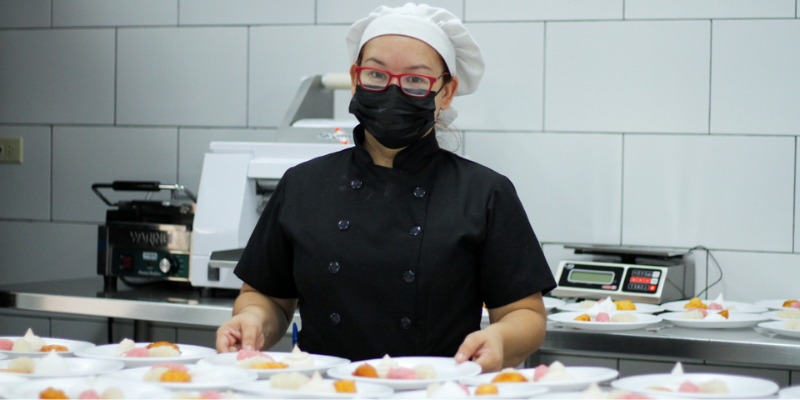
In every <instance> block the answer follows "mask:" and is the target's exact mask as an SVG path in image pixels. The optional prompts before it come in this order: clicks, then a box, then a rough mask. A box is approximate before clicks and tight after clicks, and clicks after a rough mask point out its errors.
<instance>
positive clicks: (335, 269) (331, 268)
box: [328, 261, 342, 274]
mask: <svg viewBox="0 0 800 400" xmlns="http://www.w3.org/2000/svg"><path fill="white" fill-rule="evenodd" d="M341 268H342V266H341V265H339V263H338V262H336V261H333V262H331V263H330V264H328V272H330V273H332V274H338V273H339V270H340V269H341Z"/></svg>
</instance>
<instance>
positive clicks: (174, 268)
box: [158, 256, 178, 274]
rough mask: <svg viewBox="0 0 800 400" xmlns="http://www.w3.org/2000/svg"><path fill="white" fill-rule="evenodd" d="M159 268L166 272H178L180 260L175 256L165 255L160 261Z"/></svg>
mask: <svg viewBox="0 0 800 400" xmlns="http://www.w3.org/2000/svg"><path fill="white" fill-rule="evenodd" d="M158 269H160V270H161V272H163V273H164V274H173V273H175V272H178V260H176V259H175V257H172V256H169V257H164V258H162V259H161V261H159V262H158Z"/></svg>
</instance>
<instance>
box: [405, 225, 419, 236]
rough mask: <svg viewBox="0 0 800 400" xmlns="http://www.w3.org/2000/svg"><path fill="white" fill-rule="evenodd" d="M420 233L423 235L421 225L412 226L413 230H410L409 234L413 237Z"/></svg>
mask: <svg viewBox="0 0 800 400" xmlns="http://www.w3.org/2000/svg"><path fill="white" fill-rule="evenodd" d="M420 233H422V227H421V226H419V225H417V226H412V227H411V229H409V230H408V234H409V235H411V236H418V235H419V234H420Z"/></svg>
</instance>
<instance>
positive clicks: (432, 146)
mask: <svg viewBox="0 0 800 400" xmlns="http://www.w3.org/2000/svg"><path fill="white" fill-rule="evenodd" d="M353 139H354V142H355V145H356V154H357V157H358V159H359V160H360V161H362V162H364V163H367V164H375V162H374V161H373V160H372V156H371V155H369V152H368V151H367V149H365V148H364V139H365V136H364V127H363V126H362V125H358V126H356V127H355V128H354V129H353ZM438 153H439V141H438V140H437V139H436V130H432V131H431V132H430V133H429V134H427V135H425V136H423V137H422V138H421V139H419V140H417V141H416V142H415V143H414V144H412V145H410V146H408V147H406V148H405V149H403V150H400V152H399V153H397V155H396V156H395V157H394V162H393V164H392V167H393V168H394V169H397V170H400V171H404V172H408V173H411V174H416V173H417V172H419V171H421V170H422V169H423V168H425V167H426V166H427V165H428V163H430V162H431V160H433V158H434V157H435V156H436V155H437V154H438Z"/></svg>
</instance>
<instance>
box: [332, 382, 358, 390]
mask: <svg viewBox="0 0 800 400" xmlns="http://www.w3.org/2000/svg"><path fill="white" fill-rule="evenodd" d="M333 387H334V388H335V389H336V392H337V393H355V392H356V383H355V382H353V381H348V380H344V379H340V380H338V381H336V382H333Z"/></svg>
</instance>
